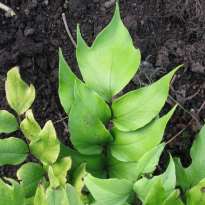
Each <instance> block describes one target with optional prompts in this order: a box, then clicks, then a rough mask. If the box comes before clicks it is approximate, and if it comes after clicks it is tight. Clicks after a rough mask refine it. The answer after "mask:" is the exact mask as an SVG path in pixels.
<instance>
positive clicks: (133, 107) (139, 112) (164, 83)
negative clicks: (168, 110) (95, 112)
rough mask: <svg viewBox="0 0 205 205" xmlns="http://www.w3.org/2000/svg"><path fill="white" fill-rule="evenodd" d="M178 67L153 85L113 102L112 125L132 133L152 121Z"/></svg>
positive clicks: (160, 106) (163, 101) (164, 100)
mask: <svg viewBox="0 0 205 205" xmlns="http://www.w3.org/2000/svg"><path fill="white" fill-rule="evenodd" d="M179 67H180V66H178V67H177V68H176V69H174V70H172V71H171V72H170V73H168V74H167V75H165V76H164V77H162V78H161V79H159V80H158V81H156V82H155V83H153V84H151V85H149V86H147V87H143V88H140V89H137V90H134V91H130V92H128V93H127V94H125V95H123V96H122V97H120V98H118V99H117V100H115V101H114V102H113V105H112V110H113V115H114V119H113V122H114V125H115V126H116V127H117V128H118V129H119V130H122V131H134V130H136V129H139V128H142V127H144V126H145V125H146V124H148V123H149V122H150V121H151V120H153V118H155V117H156V116H157V115H158V114H159V112H160V110H161V109H162V107H163V106H164V104H165V102H166V100H167V97H168V93H169V84H170V81H171V79H172V77H173V75H174V74H175V72H176V71H177V70H178V69H179Z"/></svg>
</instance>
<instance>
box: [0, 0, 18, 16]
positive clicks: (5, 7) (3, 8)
mask: <svg viewBox="0 0 205 205" xmlns="http://www.w3.org/2000/svg"><path fill="white" fill-rule="evenodd" d="M0 9H2V10H4V11H5V12H6V13H7V14H8V15H9V16H15V15H16V13H15V12H14V10H13V9H12V8H10V7H8V6H6V5H5V4H3V3H1V2H0Z"/></svg>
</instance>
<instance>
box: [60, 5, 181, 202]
mask: <svg viewBox="0 0 205 205" xmlns="http://www.w3.org/2000/svg"><path fill="white" fill-rule="evenodd" d="M76 57H77V61H78V65H79V68H80V71H81V74H82V77H83V81H81V80H80V79H79V78H77V77H76V76H75V74H74V73H73V72H72V71H71V69H70V67H69V66H68V64H67V63H66V61H65V59H64V57H63V54H62V51H61V50H60V51H59V97H60V101H61V104H62V106H63V108H64V110H65V112H66V113H67V114H68V116H69V120H68V126H69V131H70V140H71V142H72V144H73V146H74V149H75V151H74V150H71V149H70V148H69V150H67V149H68V148H66V147H63V150H64V151H63V152H64V153H67V154H68V155H71V154H70V153H71V152H75V154H73V155H72V158H73V161H75V159H74V158H75V157H76V158H78V156H81V160H80V161H81V162H82V161H83V160H85V159H89V163H87V172H89V173H90V174H88V175H87V176H86V177H85V184H86V186H87V188H88V190H89V191H90V192H91V194H92V196H93V198H94V200H95V203H94V204H98V205H104V204H106V205H125V204H128V203H133V200H134V197H135V195H134V191H133V183H134V182H136V181H137V180H138V179H139V178H140V177H142V176H145V175H149V176H152V172H153V171H154V170H155V168H156V165H157V164H158V161H159V158H160V155H161V153H162V151H163V149H164V146H165V143H163V142H162V138H163V134H164V130H165V127H166V124H167V122H168V121H169V119H170V117H171V116H172V114H173V112H174V111H175V108H176V107H174V108H173V109H171V111H169V112H168V113H167V114H166V115H164V116H162V117H159V113H160V110H161V109H162V107H163V106H164V104H165V102H166V99H167V97H168V92H169V84H170V81H171V79H172V77H173V75H174V74H175V72H176V71H177V70H178V69H179V67H180V66H179V67H177V68H176V69H174V70H172V71H171V72H170V73H168V74H167V75H165V76H164V77H162V78H161V79H159V80H158V81H156V82H155V83H153V84H151V85H149V86H146V87H143V88H139V89H137V90H134V91H131V92H128V93H127V94H125V95H123V96H118V93H119V92H120V91H121V90H122V89H123V88H124V87H125V86H126V85H127V83H128V82H129V81H130V80H131V79H132V77H133V76H134V75H135V73H136V72H137V70H138V68H139V65H140V60H141V55H140V51H139V49H136V48H135V47H134V46H133V42H132V39H131V37H130V34H129V32H128V31H127V29H126V28H125V26H124V25H123V23H122V20H121V17H120V11H119V7H118V4H117V5H116V10H115V14H114V17H113V19H112V21H111V22H110V24H109V25H108V26H107V27H106V28H105V29H104V30H103V31H102V32H101V33H100V34H99V35H98V36H97V37H96V39H95V41H94V43H93V44H92V46H91V47H89V46H87V44H86V42H85V41H84V40H83V38H82V36H81V33H80V29H79V26H78V28H77V48H76ZM172 164H173V163H172ZM170 166H171V165H170ZM161 178H163V177H161ZM153 180H154V179H153ZM173 189H174V188H173ZM174 193H175V192H174ZM174 193H173V194H174ZM169 194H171V193H169ZM167 197H168V196H167Z"/></svg>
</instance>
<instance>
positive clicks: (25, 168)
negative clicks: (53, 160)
mask: <svg viewBox="0 0 205 205" xmlns="http://www.w3.org/2000/svg"><path fill="white" fill-rule="evenodd" d="M44 175H45V170H44V169H43V167H42V166H41V165H40V164H37V163H33V162H29V163H26V164H24V165H22V166H21V167H20V168H19V170H18V171H17V177H18V179H19V180H20V181H21V185H22V187H23V189H24V193H25V196H26V197H32V196H33V195H34V194H35V192H36V188H37V186H38V184H39V182H40V181H41V180H42V179H43V177H44Z"/></svg>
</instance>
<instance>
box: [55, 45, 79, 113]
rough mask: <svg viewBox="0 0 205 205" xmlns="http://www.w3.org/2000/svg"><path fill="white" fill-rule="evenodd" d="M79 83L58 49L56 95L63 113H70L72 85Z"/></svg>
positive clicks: (72, 93) (72, 100)
mask: <svg viewBox="0 0 205 205" xmlns="http://www.w3.org/2000/svg"><path fill="white" fill-rule="evenodd" d="M78 81H80V80H79V79H78V78H77V77H76V76H75V74H74V73H73V72H72V71H71V69H70V67H69V65H68V64H67V62H66V60H65V58H64V56H63V53H62V50H61V49H59V87H58V93H59V98H60V102H61V105H62V106H63V108H64V110H65V112H66V113H67V114H68V113H69V112H70V108H71V105H72V104H73V102H74V85H75V82H78Z"/></svg>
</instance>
